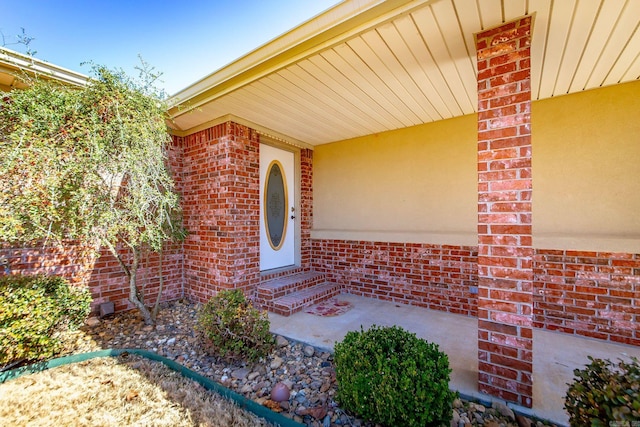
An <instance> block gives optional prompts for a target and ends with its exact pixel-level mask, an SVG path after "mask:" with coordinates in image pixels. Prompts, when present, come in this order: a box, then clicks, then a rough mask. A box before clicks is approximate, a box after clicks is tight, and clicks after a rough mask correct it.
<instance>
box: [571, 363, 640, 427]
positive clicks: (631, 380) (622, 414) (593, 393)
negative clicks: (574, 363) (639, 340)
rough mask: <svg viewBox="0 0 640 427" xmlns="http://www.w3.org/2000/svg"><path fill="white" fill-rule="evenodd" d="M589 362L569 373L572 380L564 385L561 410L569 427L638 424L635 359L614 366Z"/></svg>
mask: <svg viewBox="0 0 640 427" xmlns="http://www.w3.org/2000/svg"><path fill="white" fill-rule="evenodd" d="M589 360H590V361H591V363H590V364H589V365H587V366H586V367H585V368H584V369H575V370H574V371H573V374H574V376H575V377H574V379H573V382H572V383H570V384H568V385H569V389H568V390H567V394H566V397H565V404H564V407H565V409H566V410H567V412H568V413H569V423H570V424H571V426H574V427H578V426H580V427H584V426H590V427H601V426H602V427H605V426H610V425H614V424H615V425H620V426H622V425H630V423H629V422H630V421H635V422H638V421H640V364H639V363H638V359H636V358H635V357H634V358H631V361H630V362H625V361H623V360H620V361H619V362H618V363H617V364H616V363H613V362H611V361H610V360H606V359H605V360H603V359H595V358H593V357H591V356H589ZM633 425H635V423H633ZM638 425H640V423H638Z"/></svg>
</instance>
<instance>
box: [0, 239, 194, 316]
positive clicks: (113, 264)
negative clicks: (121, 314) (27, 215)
mask: <svg viewBox="0 0 640 427" xmlns="http://www.w3.org/2000/svg"><path fill="white" fill-rule="evenodd" d="M123 255H124V257H125V258H127V255H126V253H123ZM0 257H4V258H6V259H7V260H8V261H9V264H10V268H11V274H25V275H33V274H47V275H59V276H62V277H65V278H66V279H67V280H69V281H70V282H71V283H73V284H76V285H78V286H87V285H88V286H89V290H90V291H91V295H92V296H93V302H92V309H93V311H94V312H97V306H98V305H99V304H100V303H102V302H105V301H113V303H114V306H115V309H116V310H117V311H121V310H129V309H132V308H134V307H133V305H132V304H131V303H130V302H129V284H128V279H127V277H126V275H125V274H124V272H123V271H122V267H120V264H118V261H117V260H116V259H115V258H114V257H113V256H112V255H111V254H110V253H109V252H108V251H107V250H106V249H103V250H101V251H100V256H98V257H95V256H91V255H87V254H83V251H82V250H80V249H79V248H78V246H76V245H72V244H69V245H67V246H65V247H63V248H59V247H47V248H42V247H40V248H7V249H1V250H0ZM158 261H159V258H158V254H154V253H147V254H145V255H144V256H143V258H142V262H141V264H140V267H138V286H139V287H140V288H141V289H142V290H143V293H144V298H145V302H146V303H147V305H151V304H153V303H155V299H156V297H157V295H158V285H159V262H158ZM162 267H163V272H164V288H163V292H162V301H171V300H174V299H177V298H181V297H182V296H183V288H182V247H181V245H180V244H174V245H172V246H168V247H167V248H166V249H165V252H164V253H163V266H162ZM0 274H2V273H0Z"/></svg>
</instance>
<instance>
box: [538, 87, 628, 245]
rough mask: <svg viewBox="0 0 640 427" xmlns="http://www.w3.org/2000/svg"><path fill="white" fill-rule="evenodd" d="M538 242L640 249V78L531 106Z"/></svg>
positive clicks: (540, 243)
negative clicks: (631, 81) (635, 80)
mask: <svg viewBox="0 0 640 427" xmlns="http://www.w3.org/2000/svg"><path fill="white" fill-rule="evenodd" d="M531 126H532V134H533V235H534V241H533V243H534V246H536V247H539V248H558V249H582V250H599V251H618V252H631V253H640V82H633V83H627V84H623V85H618V86H613V87H608V88H604V89H598V90H591V91H586V92H582V93H579V94H574V95H568V96H563V97H559V98H555V99H548V100H544V101H540V102H536V103H534V104H533V106H532V124H531Z"/></svg>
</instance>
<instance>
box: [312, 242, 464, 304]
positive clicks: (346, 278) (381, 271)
mask: <svg viewBox="0 0 640 427" xmlns="http://www.w3.org/2000/svg"><path fill="white" fill-rule="evenodd" d="M312 245H313V247H312V258H313V264H312V267H313V268H314V269H315V270H317V271H320V272H324V273H326V274H327V275H328V277H329V278H330V279H331V280H333V281H335V282H336V283H339V284H341V285H343V288H344V290H345V291H346V292H348V293H351V294H354V295H361V296H366V297H371V298H378V299H382V300H388V301H394V302H399V303H403V304H411V305H417V306H421V307H428V308H431V309H435V310H442V311H447V312H450V313H457V314H464V315H471V316H473V315H475V314H476V295H475V294H474V293H473V292H472V287H475V286H476V285H477V252H476V250H475V248H473V247H460V246H443V245H427V244H413V243H380V242H364V241H345V240H313V241H312Z"/></svg>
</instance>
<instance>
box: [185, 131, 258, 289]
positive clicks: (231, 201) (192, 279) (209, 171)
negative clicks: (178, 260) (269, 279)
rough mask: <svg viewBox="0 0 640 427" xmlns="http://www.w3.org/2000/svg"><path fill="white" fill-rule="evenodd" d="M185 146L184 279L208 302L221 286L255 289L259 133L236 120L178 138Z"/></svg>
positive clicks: (225, 287)
mask: <svg viewBox="0 0 640 427" xmlns="http://www.w3.org/2000/svg"><path fill="white" fill-rule="evenodd" d="M177 143H178V144H179V145H180V147H181V149H182V155H183V158H182V182H183V183H184V188H183V200H184V205H183V206H184V220H185V225H186V227H187V230H188V231H189V233H190V234H189V236H188V237H187V240H186V241H185V243H184V281H185V289H186V292H187V293H188V295H189V296H190V297H192V298H193V299H195V300H197V301H201V302H204V301H207V300H208V299H209V298H211V297H212V296H213V295H215V293H217V292H218V291H219V290H221V289H229V288H242V289H245V291H246V292H247V293H249V294H251V293H252V291H253V289H254V288H255V286H256V285H257V284H258V283H259V280H260V263H259V250H260V234H259V230H260V228H259V220H260V213H259V212H260V200H259V199H260V188H259V185H260V175H259V174H260V162H259V137H258V134H257V133H256V132H255V131H253V130H251V129H249V128H248V127H246V126H242V125H239V124H236V123H233V122H227V123H222V124H220V125H217V126H214V127H211V128H208V129H205V130H203V131H200V132H196V133H194V134H191V135H189V136H186V137H182V138H178V139H177Z"/></svg>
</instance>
